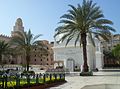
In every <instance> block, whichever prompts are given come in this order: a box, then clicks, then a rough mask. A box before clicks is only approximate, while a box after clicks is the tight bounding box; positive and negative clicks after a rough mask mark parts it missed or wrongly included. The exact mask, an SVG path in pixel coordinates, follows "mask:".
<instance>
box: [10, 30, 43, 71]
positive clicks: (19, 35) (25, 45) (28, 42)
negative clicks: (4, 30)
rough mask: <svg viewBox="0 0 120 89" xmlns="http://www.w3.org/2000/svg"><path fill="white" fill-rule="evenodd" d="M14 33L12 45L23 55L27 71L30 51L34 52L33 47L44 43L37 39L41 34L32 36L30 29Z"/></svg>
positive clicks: (41, 45)
mask: <svg viewBox="0 0 120 89" xmlns="http://www.w3.org/2000/svg"><path fill="white" fill-rule="evenodd" d="M15 33H16V35H15V36H13V37H12V39H11V44H12V45H14V47H15V49H16V50H19V52H20V53H22V55H25V60H26V66H27V71H29V64H30V57H31V53H34V49H36V48H39V47H43V46H44V45H43V44H42V43H41V42H39V40H37V39H38V38H39V37H40V36H41V34H38V35H36V36H33V34H32V33H31V31H30V30H29V31H28V32H24V31H16V32H15Z"/></svg>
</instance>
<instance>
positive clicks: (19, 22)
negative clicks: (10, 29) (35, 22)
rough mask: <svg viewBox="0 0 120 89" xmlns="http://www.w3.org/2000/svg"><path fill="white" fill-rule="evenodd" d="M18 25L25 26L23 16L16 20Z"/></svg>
mask: <svg viewBox="0 0 120 89" xmlns="http://www.w3.org/2000/svg"><path fill="white" fill-rule="evenodd" d="M16 25H18V26H23V23H22V19H21V18H18V19H17V20H16Z"/></svg>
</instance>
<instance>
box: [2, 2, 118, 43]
mask: <svg viewBox="0 0 120 89" xmlns="http://www.w3.org/2000/svg"><path fill="white" fill-rule="evenodd" d="M81 2H82V0H0V34H1V33H2V34H5V35H8V36H10V34H11V31H12V30H13V26H14V24H15V21H16V19H17V18H18V17H20V18H22V20H23V24H24V28H25V31H28V29H29V28H30V29H31V31H32V33H33V34H35V35H37V34H43V36H42V37H41V39H45V40H49V41H53V35H54V31H55V28H56V27H57V26H58V24H57V23H58V22H59V20H60V16H62V15H63V14H65V13H66V12H67V10H68V9H70V7H68V4H72V5H75V6H76V5H77V4H78V3H81ZM93 2H96V3H97V5H99V6H100V7H101V9H102V11H103V13H104V15H105V17H106V18H107V19H110V20H112V21H113V22H114V26H113V27H114V28H115V29H116V30H117V32H116V33H120V31H119V30H120V0H93Z"/></svg>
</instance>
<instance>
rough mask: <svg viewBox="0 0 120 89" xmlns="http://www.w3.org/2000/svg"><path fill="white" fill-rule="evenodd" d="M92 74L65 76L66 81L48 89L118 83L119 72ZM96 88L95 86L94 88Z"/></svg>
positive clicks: (75, 88) (79, 88)
mask: <svg viewBox="0 0 120 89" xmlns="http://www.w3.org/2000/svg"><path fill="white" fill-rule="evenodd" d="M93 74H94V76H79V74H78V75H69V76H66V80H67V83H65V84H63V85H60V86H58V87H52V88H50V89H81V88H82V87H84V86H86V85H95V84H120V72H119V71H116V72H115V71H114V72H113V71H112V72H110V71H109V72H102V71H100V72H94V73H93ZM96 89H97V88H96Z"/></svg>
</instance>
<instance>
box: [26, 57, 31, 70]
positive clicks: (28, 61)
mask: <svg viewBox="0 0 120 89" xmlns="http://www.w3.org/2000/svg"><path fill="white" fill-rule="evenodd" d="M26 62H27V71H29V64H30V55H26Z"/></svg>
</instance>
